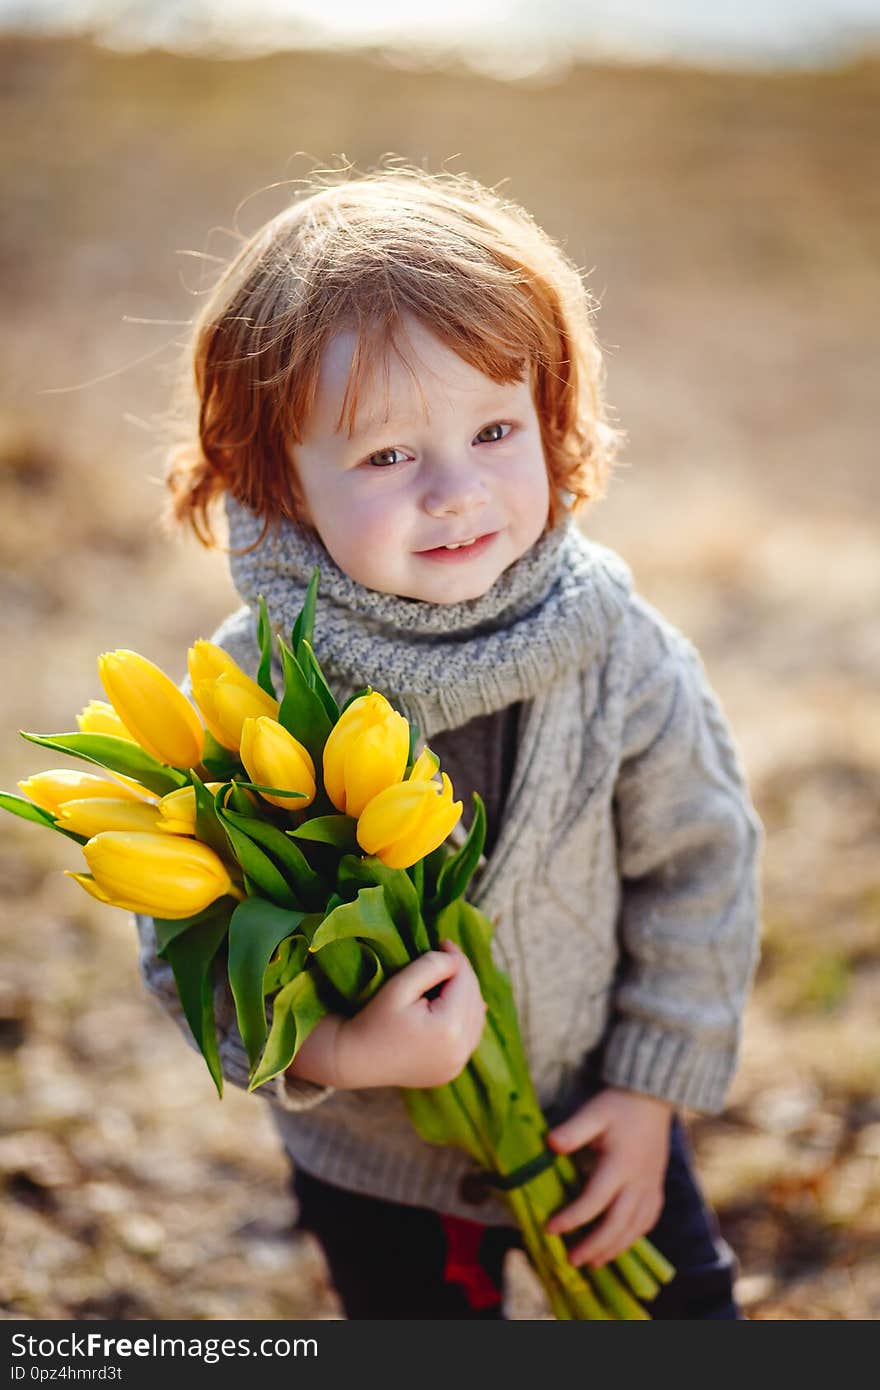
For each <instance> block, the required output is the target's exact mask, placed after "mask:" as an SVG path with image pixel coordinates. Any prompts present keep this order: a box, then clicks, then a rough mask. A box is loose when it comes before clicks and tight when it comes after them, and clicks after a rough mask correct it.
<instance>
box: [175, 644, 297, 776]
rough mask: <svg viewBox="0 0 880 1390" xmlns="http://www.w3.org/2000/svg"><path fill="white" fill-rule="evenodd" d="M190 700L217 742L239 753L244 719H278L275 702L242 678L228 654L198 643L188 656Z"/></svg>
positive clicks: (261, 689) (264, 692)
mask: <svg viewBox="0 0 880 1390" xmlns="http://www.w3.org/2000/svg"><path fill="white" fill-rule="evenodd" d="M187 660H188V665H189V678H190V681H191V682H192V690H193V698H194V700H195V702H196V704H197V705H198V707H199V710H200V712H201V715H202V718H203V719H204V721H205V723H206V724H207V726H208V728H209V729H210V731H211V733H212V734H213V735H214V737H215V739H216V740H217V742H218V743H220V744H222V745H223V747H224V748H230V749H232V750H233V752H236V753H237V752H238V749H239V745H240V744H241V730H242V725H243V724H244V721H245V720H246V719H259V717H260V715H268V717H269V718H270V719H277V718H278V708H279V706H278V701H277V700H273V699H272V696H271V695H267V693H266V691H265V690H263V688H262V686H260V685H258V684H257V682H256V681H254V680H251V678H250V676H248V675H245V673H244V671H243V670H242V669H241V667H240V666H239V665H238V663H237V662H235V661H233V659H232V657H231V656H230V655H229V653H228V652H225V651H224V650H223V648H222V647H218V646H215V644H214V643H213V642H205V641H201V640H200V641H198V642H196V643H194V645H193V646H192V647H190V649H189V653H188V658H187Z"/></svg>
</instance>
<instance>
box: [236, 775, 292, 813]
mask: <svg viewBox="0 0 880 1390" xmlns="http://www.w3.org/2000/svg"><path fill="white" fill-rule="evenodd" d="M233 786H236V787H243V788H245V789H246V790H247V791H252V792H264V793H265V794H266V795H268V796H284V797H288V798H289V799H290V809H291V810H292V811H295V810H296V809H297V808H296V805H295V803H296V802H297V801H305V799H306V793H305V792H295V791H291V789H290V787H269V786H264V784H263V783H262V782H245V781H244V779H243V778H240V777H239V778H236V780H235V782H234V783H233ZM251 813H252V814H253V810H252V812H251ZM245 814H246V813H245Z"/></svg>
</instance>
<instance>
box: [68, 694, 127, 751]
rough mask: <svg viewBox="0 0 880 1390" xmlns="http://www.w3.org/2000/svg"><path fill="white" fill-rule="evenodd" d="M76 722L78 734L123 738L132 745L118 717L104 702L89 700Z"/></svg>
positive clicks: (110, 706)
mask: <svg viewBox="0 0 880 1390" xmlns="http://www.w3.org/2000/svg"><path fill="white" fill-rule="evenodd" d="M76 722H77V724H78V725H79V730H80V733H83V734H112V735H113V737H114V738H124V739H127V740H128V742H129V743H134V739H133V738H132V736H131V734H130V733H129V732H128V729H126V727H125V725H124V724H123V722H122V720H121V719H120V718H119V715H118V714H117V713H116V711H115V709H114V708H113V706H112V705H111V704H108V702H107V701H106V700H89V703H88V704H87V705H85V706H84V708H83V710H82V712H81V713H80V714H78V715H77V716H76Z"/></svg>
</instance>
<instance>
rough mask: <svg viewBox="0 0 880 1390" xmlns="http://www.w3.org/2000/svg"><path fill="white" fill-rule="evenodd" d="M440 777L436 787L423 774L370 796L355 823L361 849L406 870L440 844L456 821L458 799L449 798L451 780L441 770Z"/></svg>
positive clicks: (393, 867) (459, 804)
mask: <svg viewBox="0 0 880 1390" xmlns="http://www.w3.org/2000/svg"><path fill="white" fill-rule="evenodd" d="M413 770H415V769H413ZM441 778H442V786H440V787H438V786H437V784H436V782H431V781H426V780H425V779H424V778H423V777H418V778H416V779H413V778H412V777H410V778H409V780H407V781H406V782H398V783H397V785H396V786H393V787H386V788H385V790H384V791H381V792H379V795H378V796H374V797H373V799H372V801H370V802H369V803H368V805H367V806H366V807H365V808H364V810H363V812H362V814H361V816H360V819H359V820H358V824H357V839H358V844H359V845H360V847H361V849H362V850H364V851H365V852H366V853H367V854H375V855H376V856H377V857H378V858H379V859H381V860H382V863H383V864H386V865H387V866H388V868H389V869H408V868H409V867H410V865H412V864H415V863H417V861H418V860H419V859H424V857H425V855H426V854H430V853H431V851H432V850H435V849H436V848H437V846H438V845H442V843H443V841H444V840H445V839H446V836H447V835H448V834H449V832H450V831H451V830H452V828H453V826H454V825H457V824H458V821H459V818H460V816H461V802H460V801H453V800H452V783H451V782H450V780H449V778H448V777H447V775H446V773H445V772H443V773H441Z"/></svg>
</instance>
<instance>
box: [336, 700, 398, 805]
mask: <svg viewBox="0 0 880 1390" xmlns="http://www.w3.org/2000/svg"><path fill="white" fill-rule="evenodd" d="M408 757H409V724H408V723H407V721H406V720H405V719H404V717H403V715H402V714H398V712H397V710H394V709H392V708H391V706H390V704H389V703H388V701H387V700H386V699H385V696H384V695H380V694H379V693H378V691H373V692H372V693H371V694H370V695H360V696H359V697H358V699H356V700H352V702H351V704H350V705H349V706H348V709H347V710H345V711H344V713H343V714H341V715H340V717H339V719H338V720H337V721H336V724H335V725H334V726H333V728H332V729H331V731H330V736H329V738H328V739H327V742H326V743H325V745H324V786H325V787H326V788H327V795H328V796H329V797H330V800H331V801H332V802H333V805H334V806H335V807H336V809H337V811H343V812H345V814H346V815H349V816H359V815H360V814H361V812H362V811H363V809H364V807H365V806H366V805H367V803H368V802H369V801H371V800H372V799H373V797H375V796H378V794H379V792H381V791H384V790H385V788H386V787H391V786H393V785H394V784H395V783H398V782H400V781H402V779H403V775H404V773H405V772H406V764H407V759H408Z"/></svg>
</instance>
